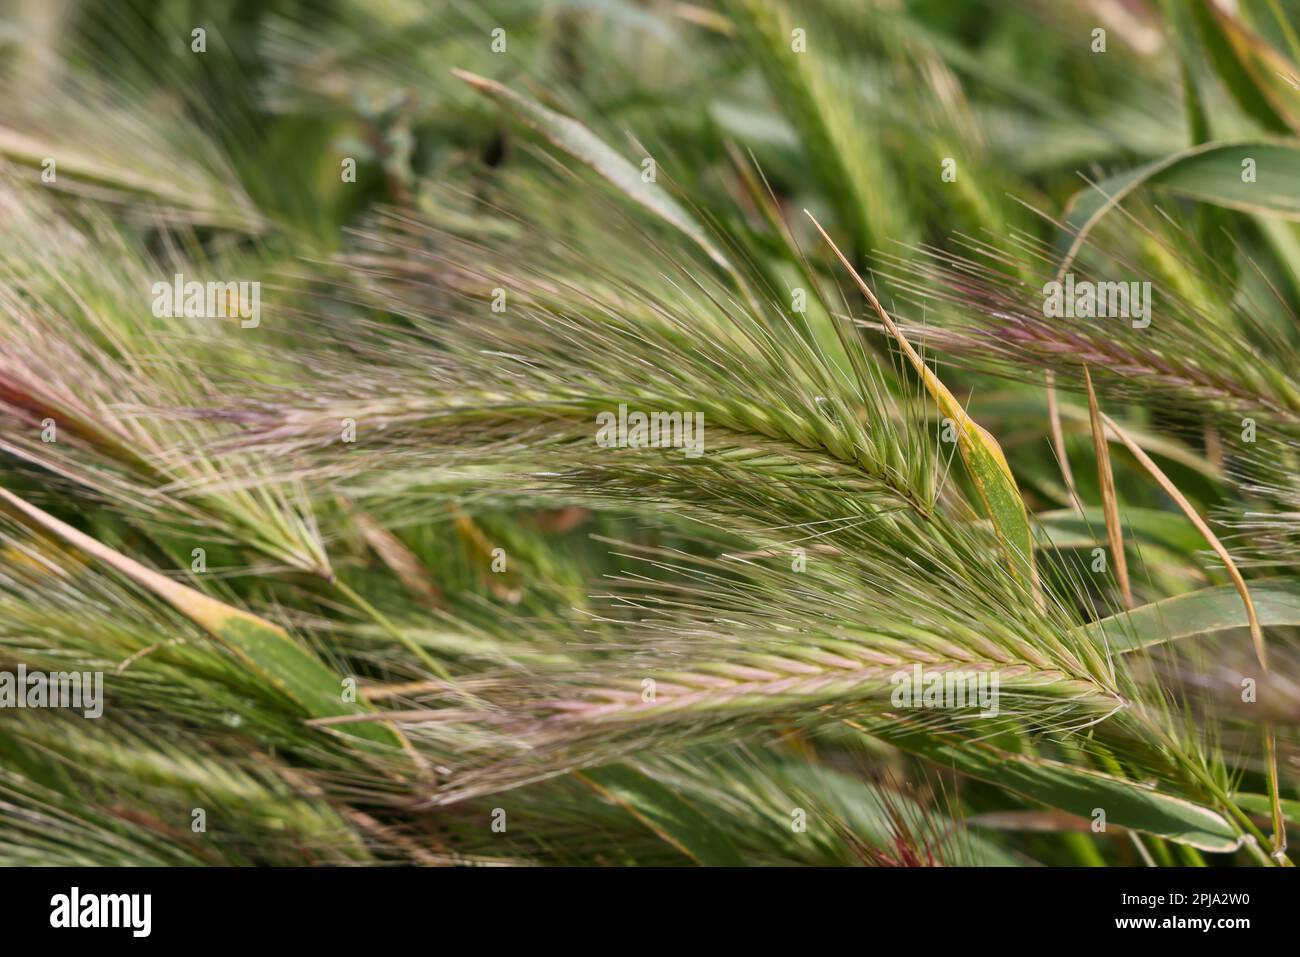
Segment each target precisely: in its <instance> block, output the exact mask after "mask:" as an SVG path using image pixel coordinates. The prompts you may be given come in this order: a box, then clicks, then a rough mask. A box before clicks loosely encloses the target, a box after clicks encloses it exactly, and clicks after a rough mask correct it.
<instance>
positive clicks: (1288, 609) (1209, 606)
mask: <svg viewBox="0 0 1300 957" xmlns="http://www.w3.org/2000/svg"><path fill="white" fill-rule="evenodd" d="M1249 589H1250V597H1251V600H1252V601H1253V602H1254V604H1255V611H1256V613H1257V614H1258V615H1259V623H1260V625H1261V626H1263V627H1266V628H1268V627H1278V626H1282V625H1300V582H1297V581H1292V580H1290V579H1282V578H1279V579H1264V580H1262V581H1254V582H1251V583H1250V585H1249ZM1249 624H1250V623H1249V621H1248V620H1247V618H1246V608H1245V606H1244V605H1243V604H1242V602H1241V594H1240V593H1239V592H1238V591H1237V589H1236V587H1235V586H1233V585H1220V586H1217V587H1215V588H1203V589H1201V590H1199V591H1194V592H1190V593H1188V594H1186V595H1176V596H1174V597H1173V598H1165V599H1162V600H1161V601H1157V602H1152V603H1151V604H1149V605H1143V606H1142V607H1140V608H1135V609H1133V611H1131V612H1128V613H1120V614H1118V615H1112V616H1110V617H1109V618H1103V619H1101V620H1100V621H1094V622H1092V623H1091V624H1089V625H1087V626H1086V628H1085V631H1086V632H1087V633H1088V634H1089V635H1090V636H1091V637H1092V638H1093V640H1095V641H1097V642H1098V643H1100V642H1102V640H1103V638H1104V640H1105V642H1106V644H1107V645H1108V646H1109V647H1110V650H1111V651H1112V652H1120V653H1122V652H1126V651H1135V650H1136V649H1138V648H1148V647H1150V646H1152V645H1159V644H1163V643H1164V642H1167V641H1175V640H1177V639H1179V638H1188V637H1191V636H1193V635H1206V634H1211V633H1212V632H1216V631H1223V630H1224V629H1227V628H1247V627H1249Z"/></svg>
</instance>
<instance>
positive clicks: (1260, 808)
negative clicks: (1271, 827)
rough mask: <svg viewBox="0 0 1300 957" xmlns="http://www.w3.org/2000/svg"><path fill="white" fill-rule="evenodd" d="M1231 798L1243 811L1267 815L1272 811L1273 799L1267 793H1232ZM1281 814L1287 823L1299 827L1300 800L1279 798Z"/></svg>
mask: <svg viewBox="0 0 1300 957" xmlns="http://www.w3.org/2000/svg"><path fill="white" fill-rule="evenodd" d="M1232 800H1233V801H1234V802H1236V804H1237V806H1238V807H1239V808H1241V809H1242V810H1243V811H1248V812H1249V813H1251V814H1259V815H1262V816H1264V817H1268V816H1270V815H1271V814H1272V813H1273V801H1272V799H1270V798H1269V796H1268V795H1267V794H1234V795H1233V796H1232ZM1278 803H1279V804H1280V805H1281V806H1282V816H1283V817H1284V818H1286V820H1287V823H1289V824H1294V825H1296V826H1297V827H1300V801H1288V800H1285V799H1283V800H1281V801H1279V802H1278Z"/></svg>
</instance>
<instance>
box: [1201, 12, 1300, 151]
mask: <svg viewBox="0 0 1300 957" xmlns="http://www.w3.org/2000/svg"><path fill="white" fill-rule="evenodd" d="M1191 7H1192V11H1193V17H1194V18H1195V20H1196V25H1197V27H1198V28H1199V32H1200V36H1201V40H1202V41H1203V42H1204V44H1205V48H1206V50H1207V51H1208V53H1209V55H1210V60H1211V62H1212V63H1213V64H1214V68H1215V71H1216V72H1217V73H1218V74H1219V79H1221V80H1223V83H1224V85H1225V86H1226V87H1227V88H1228V92H1229V93H1231V94H1232V98H1233V99H1234V100H1236V101H1237V105H1238V106H1240V107H1241V108H1242V110H1244V111H1245V112H1246V113H1247V114H1248V115H1249V116H1250V117H1251V118H1252V119H1254V120H1255V121H1256V122H1258V123H1259V124H1260V125H1262V126H1263V127H1264V128H1265V129H1267V130H1270V131H1272V132H1275V133H1287V132H1290V131H1292V130H1300V112H1298V110H1300V96H1298V95H1296V92H1295V90H1293V89H1291V88H1290V87H1289V86H1288V84H1287V82H1286V80H1284V79H1283V77H1285V76H1290V75H1292V74H1293V73H1294V71H1295V65H1294V64H1292V63H1291V62H1290V61H1289V60H1287V59H1286V58H1285V57H1284V56H1282V55H1281V54H1280V53H1278V52H1277V51H1276V50H1274V49H1273V48H1272V47H1271V46H1269V45H1268V43H1267V42H1265V40H1264V39H1263V38H1262V37H1259V36H1257V35H1256V34H1254V33H1253V32H1251V31H1250V30H1249V29H1248V28H1247V27H1246V26H1245V25H1244V24H1243V23H1242V22H1241V21H1240V20H1238V19H1237V18H1236V17H1234V16H1232V15H1231V14H1229V13H1228V12H1227V11H1226V10H1223V9H1221V8H1220V7H1219V6H1217V5H1216V4H1215V3H1213V2H1211V0H1193V2H1192V4H1191Z"/></svg>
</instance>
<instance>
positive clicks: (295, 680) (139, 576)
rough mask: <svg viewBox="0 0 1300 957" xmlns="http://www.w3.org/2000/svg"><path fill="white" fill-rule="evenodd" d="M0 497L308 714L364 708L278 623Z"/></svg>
mask: <svg viewBox="0 0 1300 957" xmlns="http://www.w3.org/2000/svg"><path fill="white" fill-rule="evenodd" d="M0 501H3V502H5V503H7V504H8V505H9V506H10V507H12V508H13V509H14V510H15V511H17V512H18V513H19V514H21V515H23V516H25V517H26V518H27V519H29V520H30V521H31V522H33V523H35V524H36V525H38V526H39V527H41V528H43V529H44V530H45V531H47V532H50V533H52V534H54V535H56V536H58V537H59V538H61V539H63V540H64V541H65V542H67V543H68V544H70V545H73V546H75V547H76V548H79V549H81V550H82V551H83V552H86V553H87V554H89V555H90V556H92V557H93V558H97V559H99V560H100V561H102V562H103V563H104V564H105V565H108V566H109V567H110V568H113V569H114V570H116V571H117V572H119V573H121V574H123V575H125V576H126V577H128V578H130V579H131V580H132V581H134V582H135V583H136V584H138V585H140V586H141V587H142V588H146V589H148V590H149V591H151V592H153V594H155V595H157V596H158V597H159V598H161V599H163V600H164V601H166V602H167V603H168V604H170V605H172V606H173V607H174V608H175V609H176V610H177V611H179V612H181V614H183V615H185V616H186V617H187V618H189V619H190V620H192V621H193V622H194V623H195V624H197V625H198V626H199V627H201V628H202V629H203V630H204V631H206V632H207V633H208V634H210V635H212V637H213V638H215V639H216V640H217V641H218V642H219V643H220V644H221V645H222V647H224V648H226V649H227V650H228V651H230V652H231V654H233V655H234V656H235V657H236V658H238V659H239V660H240V661H241V662H243V663H244V665H245V666H246V667H248V668H249V669H250V670H251V671H253V672H255V673H256V674H257V675H258V676H259V677H260V678H262V679H263V680H265V681H266V682H267V683H268V684H270V685H271V686H272V687H274V688H275V689H276V690H277V691H279V692H280V693H281V694H283V695H284V696H285V697H287V698H289V699H290V700H291V701H293V702H294V703H295V704H297V705H298V706H299V707H300V708H302V710H303V712H304V713H305V714H306V715H307V716H308V717H313V718H316V717H328V716H334V715H341V714H355V713H360V712H363V711H365V710H367V709H366V707H365V706H364V705H362V704H359V703H352V702H347V701H344V700H343V696H342V693H341V689H342V686H341V684H340V682H339V677H338V675H336V674H335V673H334V672H332V671H330V670H329V669H328V668H326V667H325V665H324V664H322V663H321V662H320V660H319V659H317V658H316V657H315V656H314V655H313V654H311V653H310V652H309V651H307V650H306V649H305V648H303V647H302V646H301V645H299V644H298V643H297V642H295V641H294V640H293V639H292V638H290V637H289V635H288V633H287V632H286V631H285V630H284V629H283V628H280V627H279V626H278V625H273V624H271V623H270V622H269V621H266V620H264V619H262V618H259V617H258V616H257V615H254V614H252V613H250V612H247V611H243V610H242V609H239V608H235V607H233V606H231V605H227V604H226V603H225V602H222V601H218V600H217V599H215V598H210V597H208V596H207V595H204V594H203V593H202V592H198V591H195V590H194V589H193V588H189V587H187V586H185V585H182V584H180V583H179V582H175V581H172V580H171V579H170V578H168V577H167V576H165V575H161V574H159V573H158V572H156V571H154V570H153V569H151V568H146V567H145V566H144V565H142V564H140V563H139V562H137V561H136V560H135V559H132V558H128V557H127V556H125V555H123V554H121V553H120V552H118V551H115V550H114V549H112V548H109V547H108V546H107V545H105V544H103V543H102V542H99V541H97V540H95V539H93V538H91V537H90V536H89V535H86V534H85V533H83V532H80V531H78V530H77V529H75V528H73V527H72V526H71V525H68V524H67V523H65V522H62V521H60V520H59V519H57V518H55V517H54V516H53V515H50V514H49V513H48V512H45V511H42V510H41V509H39V508H37V507H36V506H34V505H31V504H29V503H28V502H26V501H24V500H23V499H21V498H19V497H18V496H17V495H15V494H13V493H12V492H10V491H9V490H8V489H4V488H0ZM347 733H351V734H354V735H356V736H358V737H362V738H366V739H368V740H370V741H374V742H378V743H384V744H393V745H397V744H399V743H400V742H399V740H398V739H397V737H396V736H394V735H393V733H392V732H391V731H390V730H389V729H387V728H385V727H383V726H381V725H375V724H369V723H364V724H357V725H350V726H348V732H347Z"/></svg>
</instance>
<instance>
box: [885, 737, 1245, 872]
mask: <svg viewBox="0 0 1300 957" xmlns="http://www.w3.org/2000/svg"><path fill="white" fill-rule="evenodd" d="M871 733H872V734H875V735H877V736H878V737H882V738H884V739H885V740H887V741H889V742H891V743H892V744H896V745H897V746H898V747H900V748H903V749H905V750H907V751H911V752H913V753H914V754H919V755H921V756H922V757H925V758H928V759H929V760H931V761H933V762H935V763H936V764H940V765H943V766H944V767H949V768H953V769H955V770H957V771H960V772H961V773H962V774H966V775H969V776H970V777H973V778H979V779H980V780H982V781H988V782H990V783H992V784H996V785H998V786H999V787H1003V788H1006V789H1007V790H1009V791H1014V792H1016V793H1017V794H1020V795H1021V796H1023V797H1026V798H1029V799H1031V800H1034V801H1039V802H1041V803H1043V804H1046V805H1048V806H1049V807H1054V808H1059V809H1060V810H1062V811H1069V812H1070V813H1071V814H1077V815H1079V816H1080V817H1084V818H1089V819H1091V818H1092V817H1093V814H1094V811H1095V810H1096V809H1097V808H1101V809H1102V810H1103V811H1105V813H1106V823H1107V824H1108V825H1111V826H1117V827H1124V828H1128V829H1130V830H1134V831H1143V832H1145V833H1147V834H1154V835H1156V836H1157V837H1163V838H1165V839H1166V840H1170V841H1174V842H1176V843H1178V844H1187V845H1190V846H1191V847H1195V848H1197V849H1199V850H1202V851H1212V852H1215V853H1228V852H1231V851H1234V850H1236V849H1237V847H1238V844H1239V839H1238V836H1237V833H1236V831H1235V830H1234V829H1233V827H1232V825H1231V824H1230V823H1229V822H1228V820H1227V819H1226V818H1224V817H1223V815H1221V814H1219V813H1218V812H1217V811H1214V810H1212V809H1211V808H1208V807H1205V806H1203V805H1200V804H1197V803H1195V802H1194V801H1189V800H1187V799H1185V798H1180V797H1174V796H1172V795H1169V794H1164V793H1161V792H1159V791H1153V790H1151V789H1150V788H1146V787H1143V786H1142V785H1140V784H1136V783H1134V782H1132V781H1125V780H1124V779H1123V778H1117V777H1112V776H1111V775H1108V774H1102V773H1100V772H1097V771H1089V770H1083V769H1080V768H1075V767H1071V766H1070V765H1068V764H1061V763H1060V762H1057V761H1051V760H1048V759H1046V758H1039V757H1032V756H1029V755H1024V754H1013V753H1011V752H1009V751H1002V750H1000V749H998V748H994V747H992V746H990V745H987V744H983V743H981V742H976V741H971V740H968V739H957V738H951V739H949V738H948V737H947V736H940V735H928V734H916V733H907V732H906V731H901V732H897V733H896V732H893V731H883V732H881V731H877V730H874V729H873V730H872V732H871Z"/></svg>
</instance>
